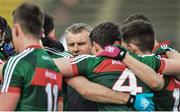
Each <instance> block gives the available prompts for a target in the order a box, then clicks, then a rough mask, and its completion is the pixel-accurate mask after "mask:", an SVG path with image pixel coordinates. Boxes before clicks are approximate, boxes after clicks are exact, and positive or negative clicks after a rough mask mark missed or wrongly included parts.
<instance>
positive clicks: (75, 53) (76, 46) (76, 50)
mask: <svg viewBox="0 0 180 112" xmlns="http://www.w3.org/2000/svg"><path fill="white" fill-rule="evenodd" d="M79 54H80V50H79V48H78V45H77V44H75V46H74V49H73V55H79Z"/></svg>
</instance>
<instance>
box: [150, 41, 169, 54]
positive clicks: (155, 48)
mask: <svg viewBox="0 0 180 112" xmlns="http://www.w3.org/2000/svg"><path fill="white" fill-rule="evenodd" d="M169 44H171V41H169V40H166V41H164V42H161V43H159V44H158V45H157V46H155V47H154V48H153V52H154V51H156V50H157V49H158V48H160V47H161V46H162V45H169Z"/></svg>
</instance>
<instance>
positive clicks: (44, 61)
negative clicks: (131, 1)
mask: <svg viewBox="0 0 180 112" xmlns="http://www.w3.org/2000/svg"><path fill="white" fill-rule="evenodd" d="M12 16H13V26H12V28H10V26H9V25H8V23H7V21H6V20H5V18H3V17H2V16H1V15H0V39H1V41H0V82H1V88H0V89H1V94H0V110H1V111H5V110H6V111H13V110H16V111H175V112H176V111H180V69H179V68H180V54H179V53H178V51H176V50H175V49H173V48H172V47H171V46H170V44H171V43H170V41H164V42H158V40H156V38H155V31H154V28H153V25H152V22H151V21H150V20H149V19H148V17H146V16H145V15H143V14H141V13H135V14H132V15H130V16H129V17H127V18H126V19H125V20H124V21H123V22H122V23H118V24H117V23H114V22H111V21H107V22H102V23H100V24H97V25H95V26H94V27H91V26H90V25H88V24H86V23H75V24H73V25H71V26H69V27H68V28H66V30H65V35H66V42H67V48H68V51H65V49H64V47H63V45H62V44H61V43H60V42H59V41H57V40H56V39H55V38H54V37H55V27H54V24H55V23H54V20H53V17H52V16H51V15H50V14H47V13H46V12H43V11H42V10H41V8H40V7H39V6H37V5H36V4H34V3H22V4H21V5H19V6H18V7H17V8H16V9H15V10H14V11H13V14H12ZM119 24H120V25H119Z"/></svg>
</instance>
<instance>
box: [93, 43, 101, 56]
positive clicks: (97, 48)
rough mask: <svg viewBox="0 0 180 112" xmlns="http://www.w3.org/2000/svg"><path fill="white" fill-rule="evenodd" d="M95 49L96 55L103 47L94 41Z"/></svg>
mask: <svg viewBox="0 0 180 112" xmlns="http://www.w3.org/2000/svg"><path fill="white" fill-rule="evenodd" d="M93 47H94V50H95V52H96V53H97V52H99V51H100V50H101V49H102V48H101V46H100V45H99V44H97V43H96V42H94V41H93Z"/></svg>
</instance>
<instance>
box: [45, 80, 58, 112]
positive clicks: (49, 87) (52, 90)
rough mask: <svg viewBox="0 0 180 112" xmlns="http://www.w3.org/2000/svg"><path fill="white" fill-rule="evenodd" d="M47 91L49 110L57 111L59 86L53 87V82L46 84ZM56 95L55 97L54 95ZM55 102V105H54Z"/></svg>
mask: <svg viewBox="0 0 180 112" xmlns="http://www.w3.org/2000/svg"><path fill="white" fill-rule="evenodd" d="M46 93H47V99H48V109H47V110H48V111H52V110H53V111H56V110H57V102H58V101H57V100H58V86H57V85H54V86H53V87H52V85H51V83H48V84H47V85H46ZM53 96H54V97H53ZM53 103H54V106H53Z"/></svg>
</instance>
